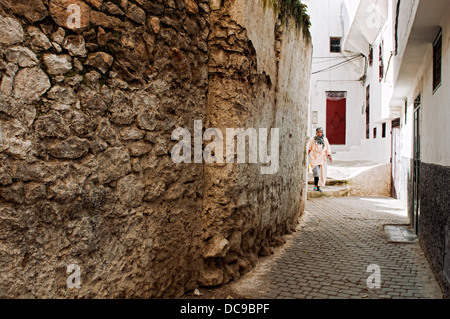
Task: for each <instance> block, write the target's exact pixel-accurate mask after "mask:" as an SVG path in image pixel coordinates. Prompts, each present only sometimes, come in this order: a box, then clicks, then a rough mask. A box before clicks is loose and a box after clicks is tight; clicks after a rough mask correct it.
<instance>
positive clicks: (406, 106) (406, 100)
mask: <svg viewBox="0 0 450 319" xmlns="http://www.w3.org/2000/svg"><path fill="white" fill-rule="evenodd" d="M407 119H408V99H405V124H406V120H407Z"/></svg>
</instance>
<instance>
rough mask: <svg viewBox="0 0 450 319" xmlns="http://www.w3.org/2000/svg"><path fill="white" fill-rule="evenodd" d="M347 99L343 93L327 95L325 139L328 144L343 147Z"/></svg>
mask: <svg viewBox="0 0 450 319" xmlns="http://www.w3.org/2000/svg"><path fill="white" fill-rule="evenodd" d="M346 113H347V99H346V97H345V93H344V92H342V93H340V92H329V93H327V132H326V133H327V138H328V141H329V142H330V144H333V145H345V133H346Z"/></svg>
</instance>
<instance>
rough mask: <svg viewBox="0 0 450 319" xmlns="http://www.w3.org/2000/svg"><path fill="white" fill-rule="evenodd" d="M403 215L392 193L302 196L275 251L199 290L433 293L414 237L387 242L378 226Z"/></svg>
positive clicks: (267, 294)
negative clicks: (291, 229) (224, 281)
mask: <svg viewBox="0 0 450 319" xmlns="http://www.w3.org/2000/svg"><path fill="white" fill-rule="evenodd" d="M407 223H408V219H407V216H406V213H405V211H404V210H403V208H402V207H401V204H400V203H399V201H398V200H395V199H392V198H363V197H322V198H313V199H310V200H308V202H307V207H306V211H305V214H304V215H303V217H302V220H301V223H300V224H299V226H298V231H297V232H295V233H293V234H292V235H290V236H288V239H287V243H286V245H284V246H283V247H281V248H280V249H281V250H280V251H277V252H276V253H275V254H274V255H273V256H270V257H266V258H265V259H262V260H261V262H260V264H259V265H258V267H257V268H256V269H255V270H254V271H252V272H250V273H248V274H247V275H244V276H243V277H242V278H241V279H240V280H238V281H237V282H235V283H232V284H230V285H227V286H224V287H221V288H218V289H216V290H210V291H209V294H208V292H207V291H205V292H204V293H205V296H207V297H212V296H214V295H216V296H217V298H227V297H228V298H230V297H232V298H250V299H254V298H255V299H260V298H263V299H265V298H269V299H292V298H294V299H329V298H330V299H331V298H338V299H354V298H356V299H364V298H367V299H398V298H401V299H422V298H425V299H441V298H442V294H441V291H440V288H439V285H438V283H437V281H436V279H435V278H434V275H433V274H432V272H431V270H430V268H429V265H428V262H427V260H426V258H425V256H424V254H423V252H422V250H421V248H420V246H419V243H418V242H417V241H413V242H406V243H401V242H395V241H393V240H392V238H390V237H389V234H388V233H387V232H386V230H385V228H384V226H385V225H403V224H407ZM370 265H377V266H379V270H380V272H379V274H380V286H379V288H378V287H373V286H371V287H372V288H370V287H369V286H370V283H372V282H371V280H370V278H369V277H370V276H371V275H372V274H373V272H372V271H368V267H369V266H370ZM202 293H203V291H202ZM211 293H212V295H211ZM194 298H195V297H194ZM200 298H201V297H200Z"/></svg>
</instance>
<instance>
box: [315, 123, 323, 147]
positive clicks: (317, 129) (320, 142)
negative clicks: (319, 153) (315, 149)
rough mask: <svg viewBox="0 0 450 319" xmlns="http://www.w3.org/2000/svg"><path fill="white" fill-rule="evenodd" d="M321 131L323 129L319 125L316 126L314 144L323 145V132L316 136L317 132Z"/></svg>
mask: <svg viewBox="0 0 450 319" xmlns="http://www.w3.org/2000/svg"><path fill="white" fill-rule="evenodd" d="M319 131H322V132H323V129H322V128H321V127H318V128H316V135H315V136H314V142H316V145H323V147H325V141H324V137H325V134H323V133H322V136H321V137H319V136H317V132H319Z"/></svg>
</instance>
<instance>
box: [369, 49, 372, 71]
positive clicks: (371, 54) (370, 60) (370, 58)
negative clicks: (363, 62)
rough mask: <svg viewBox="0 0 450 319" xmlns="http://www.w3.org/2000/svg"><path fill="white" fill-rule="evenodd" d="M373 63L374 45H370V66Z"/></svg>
mask: <svg viewBox="0 0 450 319" xmlns="http://www.w3.org/2000/svg"><path fill="white" fill-rule="evenodd" d="M372 65H373V46H369V66H372Z"/></svg>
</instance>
